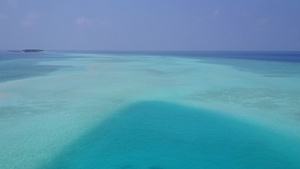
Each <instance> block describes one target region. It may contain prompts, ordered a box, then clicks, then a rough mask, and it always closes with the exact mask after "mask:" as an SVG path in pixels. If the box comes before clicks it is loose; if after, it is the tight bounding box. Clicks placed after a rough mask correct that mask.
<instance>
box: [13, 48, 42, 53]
mask: <svg viewBox="0 0 300 169" xmlns="http://www.w3.org/2000/svg"><path fill="white" fill-rule="evenodd" d="M9 52H25V53H41V52H45V51H44V50H41V49H24V50H9Z"/></svg>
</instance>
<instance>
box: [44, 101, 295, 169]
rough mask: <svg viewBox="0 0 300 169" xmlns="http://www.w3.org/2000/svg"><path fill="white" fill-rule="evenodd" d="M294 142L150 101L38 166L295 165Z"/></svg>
mask: <svg viewBox="0 0 300 169" xmlns="http://www.w3.org/2000/svg"><path fill="white" fill-rule="evenodd" d="M297 147H298V148H297ZM299 147H300V146H299V143H298V142H296V141H295V140H290V139H289V138H285V137H283V136H281V135H278V134H276V133H273V132H270V131H267V130H265V129H263V128H259V127H257V126H252V125H249V124H247V123H243V122H240V121H237V120H235V119H232V118H228V117H225V116H221V115H219V114H216V112H212V111H208V110H201V109H194V108H189V107H185V106H181V105H178V104H172V103H166V102H159V101H149V102H139V103H136V104H133V105H131V106H129V107H127V108H125V109H123V110H121V111H120V112H118V113H116V114H115V115H114V116H113V117H111V118H109V119H108V120H106V121H105V122H102V123H101V124H100V125H99V126H98V127H96V128H94V129H93V130H92V131H91V132H89V133H87V134H86V135H84V136H82V137H81V138H80V139H78V140H77V141H76V142H74V143H73V144H71V145H69V146H68V147H67V148H66V149H65V150H63V151H62V153H61V154H60V155H58V156H57V157H56V158H55V159H53V160H52V162H51V163H50V164H47V165H45V166H42V167H41V168H43V169H60V168H64V169H68V168H70V169H77V168H78V169H82V168H84V169H90V168H91V169H92V168H93V169H94V168H95V169H96V168H99V169H116V168H120V166H123V167H121V168H122V169H133V168H136V169H145V168H148V169H162V168H166V169H183V168H184V169H195V168H207V169H209V168H220V169H221V168H222V169H223V168H230V169H253V168H262V169H274V168H276V169H286V168H289V169H296V168H300V149H299ZM124 164H130V165H124ZM161 166H163V167H161Z"/></svg>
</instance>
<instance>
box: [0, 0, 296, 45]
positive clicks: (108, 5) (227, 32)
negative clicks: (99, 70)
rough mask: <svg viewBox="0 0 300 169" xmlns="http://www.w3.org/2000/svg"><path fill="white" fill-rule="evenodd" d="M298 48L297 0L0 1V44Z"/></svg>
mask: <svg viewBox="0 0 300 169" xmlns="http://www.w3.org/2000/svg"><path fill="white" fill-rule="evenodd" d="M24 48H41V49H47V50H51V49H54V50H55V49H56V50H194V51H195V50H275V51H276V50H279V51H280V50H298V51H300V1H299V0H1V1H0V49H24Z"/></svg>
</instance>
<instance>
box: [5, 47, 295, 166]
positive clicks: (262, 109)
mask: <svg viewBox="0 0 300 169" xmlns="http://www.w3.org/2000/svg"><path fill="white" fill-rule="evenodd" d="M0 54H1V56H10V57H2V60H0V71H1V76H0V82H1V83H0V139H1V141H0V148H1V151H0V168H20V169H23V168H24V169H25V168H26V169H27V168H28V169H29V168H30V169H31V168H37V169H41V168H49V169H57V168H103V169H182V168H186V169H190V168H191V169H192V168H205V169H209V168H214V169H215V168H232V169H238V168H243V169H244V168H249V169H250V168H262V169H268V168H270V169H271V168H272V169H273V168H295V169H296V168H300V135H299V133H300V123H299V121H300V108H299V105H300V69H299V63H298V62H286V61H278V60H273V61H272V60H251V59H249V58H248V59H244V58H239V57H237V58H226V57H205V56H204V57H203V55H205V54H202V55H201V56H202V57H189V56H185V55H184V54H180V55H179V56H178V55H176V56H175V55H171V54H168V55H159V54H155V55H149V54H101V53H97V52H90V53H84V52H81V53H79V52H77V53H75V52H72V53H66V52H49V53H44V54H11V53H7V52H1V53H0ZM19 55H22V56H19ZM23 55H24V56H23ZM219 55H221V54H219ZM283 55H284V54H283ZM242 56H243V55H241V57H242ZM247 56H248V55H247ZM0 58H1V57H0Z"/></svg>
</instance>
